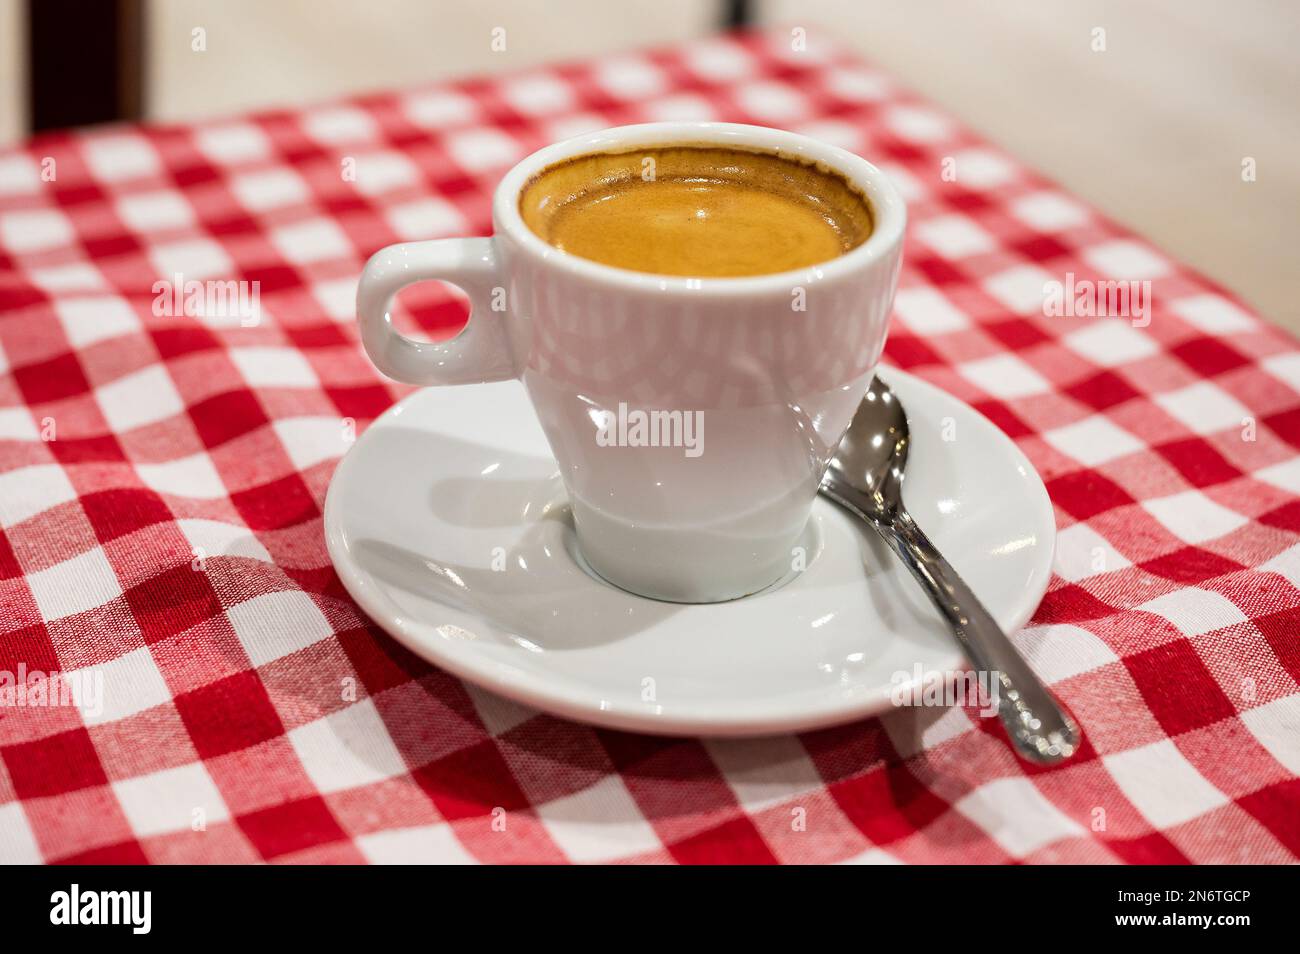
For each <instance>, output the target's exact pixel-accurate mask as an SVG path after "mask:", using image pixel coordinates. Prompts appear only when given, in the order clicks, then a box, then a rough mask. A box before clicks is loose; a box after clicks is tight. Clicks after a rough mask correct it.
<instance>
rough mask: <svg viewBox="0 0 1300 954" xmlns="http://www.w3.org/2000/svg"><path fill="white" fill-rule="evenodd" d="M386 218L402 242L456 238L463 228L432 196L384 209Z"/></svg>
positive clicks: (454, 213) (453, 210) (444, 203)
mask: <svg viewBox="0 0 1300 954" xmlns="http://www.w3.org/2000/svg"><path fill="white" fill-rule="evenodd" d="M387 217H388V224H389V225H391V226H392V227H393V231H394V232H396V233H397V234H398V235H400V236H401V237H402V238H404V239H425V238H439V237H440V236H445V235H456V234H459V233H460V232H461V231H463V230H464V229H465V227H466V225H465V218H464V216H462V215H461V214H460V212H459V211H457V209H456V207H455V206H454V205H452V204H451V203H450V202H448V201H446V200H445V199H439V198H435V197H430V198H427V199H417V200H416V201H414V202H407V203H405V204H404V205H398V206H394V207H393V208H391V209H389V210H388V214H387ZM353 294H354V295H355V289H354V292H353ZM354 304H355V302H354Z"/></svg>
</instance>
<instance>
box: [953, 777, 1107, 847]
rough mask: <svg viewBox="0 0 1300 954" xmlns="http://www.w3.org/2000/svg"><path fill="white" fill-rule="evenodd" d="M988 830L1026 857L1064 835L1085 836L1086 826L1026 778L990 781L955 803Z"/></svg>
mask: <svg viewBox="0 0 1300 954" xmlns="http://www.w3.org/2000/svg"><path fill="white" fill-rule="evenodd" d="M953 808H955V809H956V810H957V811H958V812H960V813H961V814H962V815H965V816H966V817H967V818H968V819H970V820H971V821H972V822H974V823H975V824H976V825H977V826H979V827H980V828H981V829H983V830H984V831H986V832H988V834H989V836H990V837H992V838H993V840H994V841H996V842H997V843H998V844H999V845H1001V846H1002V849H1003V851H1005V852H1006V853H1007V854H1009V855H1011V856H1012V857H1013V858H1024V857H1027V856H1028V855H1031V854H1033V853H1034V852H1035V851H1037V850H1038V849H1039V848H1043V847H1045V846H1047V845H1050V844H1052V842H1055V841H1060V840H1061V839H1062V838H1075V837H1081V836H1083V835H1084V834H1085V832H1084V830H1083V827H1082V826H1080V825H1079V823H1078V822H1076V821H1074V820H1073V819H1071V818H1070V817H1068V816H1067V815H1065V814H1063V813H1062V812H1061V810H1060V809H1059V808H1057V807H1056V806H1055V805H1053V804H1052V803H1051V802H1050V801H1048V800H1047V798H1046V797H1045V796H1044V795H1043V793H1042V792H1040V791H1039V790H1038V787H1037V786H1036V785H1034V783H1033V782H1032V781H1030V780H1029V779H1027V778H1024V777H1017V778H1002V779H998V780H997V781H995V782H987V783H985V784H984V785H981V786H980V787H979V788H977V789H975V791H973V792H971V793H969V794H968V795H966V796H964V797H963V798H961V799H959V800H958V801H957V802H955V803H954V804H953Z"/></svg>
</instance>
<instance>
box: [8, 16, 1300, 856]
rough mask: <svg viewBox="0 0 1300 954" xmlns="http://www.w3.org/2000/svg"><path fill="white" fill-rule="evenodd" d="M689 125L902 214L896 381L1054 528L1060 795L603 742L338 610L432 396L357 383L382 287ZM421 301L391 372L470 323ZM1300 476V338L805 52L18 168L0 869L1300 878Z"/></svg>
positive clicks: (777, 42) (981, 764) (453, 98)
mask: <svg viewBox="0 0 1300 954" xmlns="http://www.w3.org/2000/svg"><path fill="white" fill-rule="evenodd" d="M665 118H673V119H677V118H701V119H712V118H716V119H727V120H737V121H745V122H756V123H762V124H769V125H777V126H783V127H787V128H792V129H795V130H798V131H802V132H807V133H809V134H811V135H814V136H818V137H820V138H823V139H827V140H829V141H832V142H835V143H838V144H841V145H844V146H846V147H848V148H850V149H853V150H855V151H858V152H861V153H862V154H864V155H866V156H868V157H870V158H872V159H873V160H875V161H877V162H878V163H879V164H880V165H881V166H883V167H884V168H885V169H886V170H887V171H888V172H889V173H890V174H891V175H892V176H893V177H894V180H895V182H896V183H897V185H898V187H899V188H900V189H901V190H902V191H903V193H904V195H905V197H906V198H907V199H908V201H909V205H910V211H911V232H910V237H909V240H908V247H907V261H906V266H905V269H904V273H903V276H902V280H901V285H900V288H899V292H898V298H897V307H896V320H895V321H896V323H895V326H894V330H893V333H892V336H891V338H890V341H889V344H888V347H887V349H886V353H887V358H888V361H889V362H890V363H892V364H893V365H895V366H897V367H902V368H905V369H907V370H909V371H912V372H914V373H916V374H918V375H921V376H922V377H924V378H926V379H927V380H929V381H931V382H933V383H935V384H937V385H939V386H941V387H943V388H945V389H947V390H949V391H950V392H952V393H953V394H956V395H957V396H959V397H961V398H963V399H964V400H967V401H969V402H970V403H972V404H973V405H974V406H975V407H976V408H977V409H979V410H980V411H982V412H983V413H984V414H986V415H987V416H988V417H990V418H991V419H992V420H993V421H994V422H995V423H996V424H997V425H998V426H999V427H1001V428H1002V429H1003V430H1004V431H1006V432H1007V433H1008V434H1009V435H1010V436H1011V437H1012V438H1014V439H1015V440H1016V442H1017V443H1018V444H1019V445H1020V447H1021V448H1022V449H1023V450H1024V451H1025V453H1026V454H1027V455H1028V456H1029V457H1030V458H1031V459H1032V460H1033V462H1034V464H1035V466H1036V467H1037V468H1038V469H1039V471H1040V473H1041V474H1042V476H1043V478H1044V480H1045V481H1046V483H1047V487H1048V490H1049V492H1050V494H1051V496H1052V499H1053V501H1054V502H1055V505H1056V514H1057V520H1058V526H1059V537H1058V541H1057V557H1056V576H1055V577H1054V579H1053V581H1052V584H1051V587H1050V589H1049V591H1048V593H1047V596H1046V598H1045V599H1044V601H1043V603H1042V605H1041V607H1040V608H1039V610H1038V612H1037V614H1036V616H1035V618H1034V620H1033V621H1032V623H1031V625H1030V626H1028V627H1026V628H1025V629H1024V630H1023V631H1022V632H1020V633H1019V634H1017V636H1016V642H1017V643H1018V645H1019V646H1020V647H1022V649H1023V650H1024V651H1025V653H1026V654H1027V655H1028V657H1029V658H1030V659H1031V661H1032V662H1033V665H1034V666H1035V668H1036V669H1037V670H1038V671H1039V672H1040V673H1041V674H1042V675H1043V676H1044V677H1046V678H1047V679H1048V680H1049V681H1050V682H1051V684H1052V685H1053V686H1054V687H1055V690H1056V691H1057V692H1058V693H1059V695H1060V696H1061V698H1062V699H1063V700H1064V701H1065V702H1066V703H1067V704H1068V705H1069V706H1070V707H1071V708H1072V709H1073V711H1074V712H1075V713H1076V715H1077V716H1078V717H1079V719H1080V721H1081V723H1082V724H1083V726H1084V728H1085V730H1086V742H1085V745H1084V748H1083V751H1082V753H1081V754H1080V755H1079V757H1077V758H1076V759H1075V760H1074V761H1072V762H1070V763H1067V764H1066V765H1063V766H1060V767H1057V768H1054V769H1050V770H1047V769H1041V768H1035V767H1031V766H1028V765H1026V764H1025V763H1022V762H1019V761H1017V760H1016V758H1015V757H1014V756H1013V755H1012V753H1011V752H1010V750H1009V749H1008V747H1007V746H1006V745H1005V743H1004V742H1003V740H1002V737H1001V734H1000V732H1001V730H1000V729H999V728H998V726H997V723H996V720H988V719H981V718H979V717H978V715H977V713H975V712H974V710H967V709H963V708H953V709H947V710H935V709H903V710H899V711H896V712H892V713H890V714H888V715H887V716H885V717H883V718H880V719H872V720H867V721H864V722H859V723H856V724H853V725H847V726H843V727H839V728H835V729H829V730H824V731H818V732H813V733H808V734H805V735H802V736H799V737H781V738H773V739H764V740H754V741H732V742H719V741H714V740H698V739H689V740H671V739H658V738H650V737H644V736H636V735H630V734H622V733H616V732H607V731H601V730H595V729H592V728H589V727H586V726H582V725H577V724H573V723H568V722H564V721H561V720H557V719H554V718H551V717H549V716H546V715H542V714H538V713H535V712H532V711H529V710H526V709H523V708H521V707H519V706H517V705H514V704H513V703H509V702H507V701H504V700H502V699H499V698H495V697H492V696H489V695H487V694H485V693H483V692H481V691H479V690H477V689H475V688H473V687H470V686H466V685H464V684H462V683H460V682H459V681H458V680H456V679H453V678H451V677H450V676H448V675H447V674H445V673H443V672H441V671H439V670H437V669H435V668H433V667H431V666H429V665H427V664H425V663H424V662H422V661H420V660H418V659H416V658H414V657H412V656H411V655H409V654H408V653H406V652H405V651H403V650H402V649H401V648H400V647H399V646H398V645H397V644H396V643H394V642H393V641H392V640H391V639H389V638H388V637H387V636H385V635H384V634H383V633H382V632H381V631H379V630H378V629H377V628H376V627H375V626H373V624H370V623H369V622H368V621H367V620H366V619H365V618H364V617H363V616H362V615H361V614H360V613H359V611H358V610H357V608H356V607H355V605H354V604H353V603H352V602H351V601H350V600H349V599H348V597H347V595H346V594H345V593H344V591H343V590H342V588H341V586H340V584H339V582H338V580H337V578H336V577H335V575H334V573H333V571H332V569H331V567H330V564H329V561H328V559H327V557H326V553H325V545H324V541H323V539H322V531H321V504H322V501H323V499H324V495H325V491H326V487H327V485H328V483H329V479H330V474H331V472H332V470H333V467H334V465H335V463H336V462H337V459H338V458H339V456H341V454H342V453H343V452H344V451H345V450H346V448H347V446H348V444H349V441H350V440H351V439H352V438H353V437H354V436H355V434H356V433H357V432H359V431H360V430H361V429H363V428H364V427H365V426H366V424H367V423H368V422H369V421H371V420H373V419H374V417H375V416H377V415H378V414H379V413H381V412H382V411H383V410H384V409H385V408H386V407H388V406H389V405H390V404H391V403H392V402H393V400H394V399H395V398H397V397H398V396H400V395H401V394H402V393H405V392H404V389H403V388H401V387H399V386H397V385H395V384H393V383H391V382H388V381H385V380H383V379H381V378H380V377H379V376H378V374H377V373H376V372H375V371H374V369H373V368H372V367H371V366H370V365H369V363H368V362H367V361H366V360H365V358H364V356H363V355H362V354H361V352H360V350H359V347H358V345H357V336H356V333H355V329H354V328H353V323H352V322H353V301H352V296H353V294H354V289H355V280H356V276H357V274H358V272H359V270H360V267H361V265H362V263H363V262H364V260H365V259H366V257H367V256H368V255H369V254H370V253H371V252H373V251H374V250H376V249H377V248H379V247H380V246H382V245H385V244H388V243H390V242H394V241H399V240H403V239H411V238H428V237H435V236H439V235H457V234H486V233H487V231H488V229H489V209H488V197H489V194H490V190H491V187H492V186H493V185H494V183H495V181H496V179H497V178H498V176H499V175H500V173H501V172H502V171H503V170H504V169H505V168H507V167H508V166H509V165H510V164H512V163H513V162H514V161H515V160H517V159H518V158H520V157H522V156H523V155H525V154H527V153H528V152H530V151H531V150H533V149H535V148H537V147H539V146H541V145H543V144H544V143H546V142H549V141H552V140H554V139H556V138H560V137H564V136H568V135H571V134H574V133H577V132H581V131H584V130H587V129H591V128H598V127H601V126H606V125H616V124H622V123H628V122H636V121H644V120H652V119H665ZM227 280H229V281H243V282H249V283H251V282H257V283H259V284H258V286H257V289H258V301H257V303H256V304H257V307H248V308H244V309H241V308H240V307H238V306H239V300H238V299H237V298H235V299H223V298H222V297H221V289H222V288H224V286H219V285H205V286H202V287H203V289H204V290H206V291H209V292H213V299H212V300H211V301H208V302H207V303H206V307H204V308H201V309H199V311H200V313H199V314H197V315H187V314H185V313H184V311H185V309H184V307H181V308H180V309H179V311H180V312H181V313H179V314H178V313H177V311H178V309H177V308H176V307H175V305H176V301H177V299H176V298H175V297H174V295H173V292H175V291H176V290H177V288H178V287H179V288H181V289H182V290H183V289H184V287H185V283H186V282H189V281H198V282H224V281H227ZM1113 280H1122V281H1128V280H1136V281H1149V282H1150V286H1149V289H1150V303H1151V306H1150V309H1149V311H1148V312H1147V313H1146V314H1145V316H1144V315H1143V314H1142V313H1141V309H1140V308H1131V310H1130V313H1129V314H1128V316H1127V317H1114V316H1112V317H1100V318H1089V317H1078V316H1074V317H1071V316H1069V315H1065V316H1052V315H1049V314H1046V313H1045V312H1046V311H1050V310H1051V309H1050V308H1045V306H1044V298H1045V292H1044V289H1045V286H1047V287H1050V286H1048V283H1050V282H1053V281H1057V282H1063V283H1064V282H1067V281H1068V282H1072V283H1073V286H1072V287H1074V288H1076V289H1077V288H1079V287H1083V286H1081V285H1080V283H1088V282H1098V281H1113ZM233 287H236V288H237V287H238V286H233ZM1138 287H1139V288H1141V287H1142V286H1138ZM243 288H244V289H245V291H246V292H249V290H250V289H251V288H252V286H251V285H245V286H243ZM214 289H215V290H216V291H215V292H214ZM408 297H409V301H408V302H407V304H408V305H409V308H408V309H407V310H406V311H407V313H406V314H405V316H404V318H403V321H404V322H406V323H407V326H408V327H412V326H414V327H420V328H422V329H423V330H425V331H426V332H429V333H433V334H447V333H450V332H451V331H452V330H454V328H455V327H456V325H457V324H458V322H460V321H462V320H463V315H464V310H463V306H462V305H461V303H460V302H459V300H458V299H457V298H455V297H452V296H450V295H448V294H447V293H446V292H445V291H444V290H441V289H439V288H438V287H437V286H432V290H430V291H423V292H419V293H417V294H414V295H412V296H408ZM1071 300H1074V299H1071ZM182 303H183V299H182ZM245 304H249V302H247V301H246V302H245ZM1130 304H1131V305H1132V304H1133V303H1130ZM1067 310H1068V309H1067ZM1145 318H1149V323H1146V322H1145V320H1144V319H1145ZM1297 445H1300V351H1297V348H1296V344H1295V342H1294V341H1293V340H1292V339H1291V338H1289V337H1288V336H1287V335H1286V334H1285V333H1283V332H1280V331H1278V330H1276V329H1273V328H1270V327H1269V326H1267V325H1265V324H1263V323H1262V322H1261V321H1259V320H1258V319H1257V318H1256V317H1254V316H1253V315H1251V314H1250V313H1249V312H1248V311H1247V310H1246V309H1245V308H1244V307H1243V306H1242V305H1241V304H1239V303H1238V302H1236V301H1234V300H1233V298H1232V297H1231V296H1230V295H1228V294H1227V293H1225V292H1224V291H1223V290H1222V289H1220V288H1217V287H1215V286H1213V285H1212V284H1211V283H1209V282H1207V281H1206V280H1205V279H1203V278H1200V277H1198V276H1197V275H1195V274H1192V273H1190V272H1189V271H1188V270H1187V269H1185V268H1183V267H1181V266H1180V265H1179V264H1178V263H1177V262H1175V261H1172V260H1170V259H1169V258H1168V257H1167V256H1165V255H1163V254H1161V253H1160V252H1159V251H1158V250H1156V249H1154V248H1152V247H1150V246H1149V245H1147V244H1146V243H1144V242H1143V241H1141V240H1140V239H1137V238H1135V237H1133V236H1132V235H1129V234H1126V233H1124V232H1123V231H1122V230H1120V229H1118V228H1116V227H1115V226H1114V225H1112V224H1110V223H1108V222H1107V221H1105V220H1103V219H1102V218H1101V217H1100V216H1098V215H1097V214H1096V213H1095V212H1093V211H1092V210H1090V209H1089V208H1088V207H1086V206H1085V205H1084V204H1082V203H1080V202H1079V201H1077V200H1075V199H1073V198H1072V197H1071V196H1069V195H1067V194H1065V193H1063V192H1062V191H1061V190H1060V189H1058V188H1056V187H1054V186H1053V185H1052V184H1051V183H1049V182H1046V181H1044V180H1042V179H1041V178H1039V177H1037V176H1036V175H1034V174H1033V173H1031V172H1029V171H1027V170H1026V169H1024V168H1022V167H1021V166H1019V165H1018V164H1017V163H1016V162H1014V161H1013V160H1011V159H1010V158H1008V157H1007V156H1006V155H1004V154H1002V153H1000V152H999V151H998V150H996V149H993V148H991V147H989V146H988V145H986V144H985V143H983V142H981V141H979V140H978V139H977V138H976V137H974V136H973V135H972V134H971V133H970V132H968V131H967V130H964V129H963V128H962V127H961V125H960V124H959V123H957V122H955V121H954V120H953V119H952V118H951V117H949V116H946V115H943V114H942V113H940V112H938V111H936V110H935V109H933V108H931V107H929V106H928V105H927V104H926V103H924V102H922V101H920V100H918V99H917V98H915V97H914V96H912V95H910V94H908V93H907V92H906V91H905V90H902V89H900V88H898V87H897V86H896V84H895V83H894V82H892V81H891V79H890V78H889V77H888V76H886V75H884V74H882V73H880V72H879V71H877V70H874V69H872V68H871V67H869V66H867V65H865V64H862V63H861V62H859V61H857V60H856V59H855V58H854V57H853V56H850V55H849V54H847V53H846V52H843V51H839V50H831V51H829V52H827V51H826V50H825V48H824V47H822V48H821V49H820V51H819V52H818V53H817V55H810V54H809V53H807V52H801V51H800V50H798V49H792V47H791V43H790V36H789V34H787V33H783V32H775V33H760V34H752V35H735V36H729V37H721V38H715V39H711V40H708V41H705V42H701V43H699V44H695V45H690V46H682V47H676V48H671V49H660V50H652V51H648V52H645V53H643V54H637V55H621V56H618V57H610V58H604V59H597V60H593V61H590V62H581V63H572V64H567V65H561V66H558V67H555V68H553V69H548V70H545V71H539V72H533V73H530V74H527V75H515V76H505V77H499V78H493V79H483V80H478V79H475V80H467V81H464V82H457V83H451V84H445V85H440V86H436V87H429V88H424V89H418V90H413V91H409V92H403V93H393V94H384V95H376V96H369V97H362V98H358V99H354V100H350V101H347V102H340V103H334V104H330V105H325V106H319V107H311V108H306V109H301V110H293V111H281V112H271V113H263V114H258V115H253V116H246V117H240V118H236V119H231V120H229V121H222V122H216V123H204V124H198V125H173V126H154V127H136V126H130V127H123V128H116V129H109V130H103V131H98V132H94V133H90V134H76V133H68V134H57V135H47V136H42V137H38V138H36V139H33V140H31V141H30V142H28V143H26V144H25V145H24V146H23V147H22V148H19V149H14V150H9V151H5V152H3V153H0V702H2V703H3V704H0V860H3V861H9V862H13V861H30V862H42V861H45V862H49V861H65V862H68V861H71V862H78V861H79V862H146V861H147V862H190V861H203V862H258V861H273V862H362V861H373V862H387V861H413V860H426V861H427V860H437V861H480V862H520V861H528V862H565V861H574V862H586V861H609V860H617V861H646V862H670V861H675V862H743V863H748V862H754V863H765V862H804V863H806V862H841V861H854V862H898V861H901V862H913V863H917V862H931V863H933V862H938V863H944V862H967V863H985V862H988V863H998V862H1010V861H1027V862H1097V863H1107V862H1130V863H1131V862H1188V861H1190V862H1219V861H1226V862H1241V861H1250V862H1291V861H1295V860H1296V859H1297V856H1300V812H1298V811H1297V807H1300V782H1298V781H1297V779H1296V773H1297V770H1298V769H1300V691H1298V690H1297V683H1296V677H1297V672H1298V671H1300V640H1297V632H1298V631H1300V590H1298V589H1297V587H1300V545H1298V542H1297V541H1298V539H1300V500H1297V492H1298V491H1300V458H1298V457H1297V452H1296V448H1297ZM33 674H36V675H33ZM45 674H50V675H49V676H48V678H45V679H42V678H41V676H44V675H45ZM6 676H7V678H6ZM20 680H28V681H29V684H28V685H25V686H23V687H22V689H21V691H20V689H19V687H17V686H16V685H15V682H16V681H20ZM38 684H39V685H40V686H41V688H40V689H39V690H38V689H37V688H36V687H37V685H38ZM6 693H7V694H6Z"/></svg>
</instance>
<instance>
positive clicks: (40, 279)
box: [31, 262, 105, 292]
mask: <svg viewBox="0 0 1300 954" xmlns="http://www.w3.org/2000/svg"><path fill="white" fill-rule="evenodd" d="M31 274H32V281H33V282H35V283H36V284H37V285H40V286H41V288H43V289H45V290H46V291H48V292H98V291H103V290H104V288H105V284H104V275H103V273H102V272H100V270H99V269H98V268H96V267H95V266H94V265H91V264H90V263H89V262H71V263H69V264H67V265H51V266H50V267H49V268H33V269H32V272H31Z"/></svg>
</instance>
